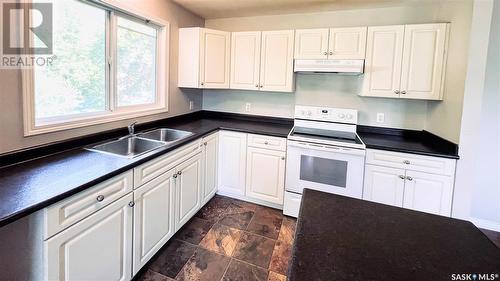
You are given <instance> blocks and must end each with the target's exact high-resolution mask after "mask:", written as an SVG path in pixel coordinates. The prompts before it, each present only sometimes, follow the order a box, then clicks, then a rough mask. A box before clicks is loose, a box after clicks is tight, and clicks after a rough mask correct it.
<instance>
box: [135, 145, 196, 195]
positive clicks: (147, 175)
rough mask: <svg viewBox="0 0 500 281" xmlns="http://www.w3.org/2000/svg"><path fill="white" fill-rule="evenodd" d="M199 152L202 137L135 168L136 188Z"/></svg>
mask: <svg viewBox="0 0 500 281" xmlns="http://www.w3.org/2000/svg"><path fill="white" fill-rule="evenodd" d="M199 152H201V139H199V140H196V141H194V142H192V143H189V144H187V145H185V146H182V147H180V148H178V149H176V150H174V151H172V152H169V153H167V154H166V155H164V156H161V157H158V158H156V159H153V160H151V161H149V162H146V163H144V164H142V165H141V166H139V167H137V168H134V188H138V187H139V186H141V185H143V184H145V183H146V182H148V181H150V180H152V179H154V178H156V177H158V176H159V175H161V174H163V173H165V172H166V171H168V170H170V169H172V168H173V167H175V166H176V165H177V164H179V163H181V162H182V161H184V160H187V159H188V158H190V157H191V156H193V155H195V154H197V153H199Z"/></svg>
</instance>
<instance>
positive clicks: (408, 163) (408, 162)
mask: <svg viewBox="0 0 500 281" xmlns="http://www.w3.org/2000/svg"><path fill="white" fill-rule="evenodd" d="M403 164H406V165H410V164H411V162H410V161H409V160H405V161H403Z"/></svg>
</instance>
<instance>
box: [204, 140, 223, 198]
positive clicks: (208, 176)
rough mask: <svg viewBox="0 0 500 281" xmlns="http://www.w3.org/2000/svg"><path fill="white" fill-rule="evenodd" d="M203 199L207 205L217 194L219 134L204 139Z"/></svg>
mask: <svg viewBox="0 0 500 281" xmlns="http://www.w3.org/2000/svg"><path fill="white" fill-rule="evenodd" d="M202 144H203V154H202V157H203V198H202V201H201V202H202V204H205V203H207V202H208V201H209V200H210V199H211V198H212V197H213V196H214V195H215V192H217V158H218V152H219V136H218V133H215V134H212V135H210V136H208V137H205V138H203V140H202Z"/></svg>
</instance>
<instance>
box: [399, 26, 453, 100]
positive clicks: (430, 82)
mask: <svg viewBox="0 0 500 281" xmlns="http://www.w3.org/2000/svg"><path fill="white" fill-rule="evenodd" d="M447 30H448V24H446V23H438V24H412V25H405V39H404V48H403V65H402V72H401V94H402V95H403V93H404V95H405V97H406V98H411V99H428V100H431V99H432V100H439V99H442V93H443V89H442V88H443V85H444V84H443V78H444V75H443V72H444V69H445V66H446V56H445V53H446V46H447V41H448V38H447V36H448V32H447Z"/></svg>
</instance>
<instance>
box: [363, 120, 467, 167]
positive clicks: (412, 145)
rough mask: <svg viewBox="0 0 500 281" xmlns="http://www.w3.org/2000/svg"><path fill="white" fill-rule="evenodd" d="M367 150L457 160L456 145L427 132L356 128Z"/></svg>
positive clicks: (366, 127)
mask: <svg viewBox="0 0 500 281" xmlns="http://www.w3.org/2000/svg"><path fill="white" fill-rule="evenodd" d="M358 135H359V137H360V138H361V140H362V141H363V142H364V143H365V145H366V148H368V149H370V148H371V149H381V150H389V151H395V152H403V153H413V154H420V155H427V156H435V157H443V158H450V159H459V156H458V145H457V144H455V143H452V142H450V141H447V140H445V139H443V138H441V137H439V136H436V135H434V134H432V133H429V132H427V131H415V130H403V129H393V128H382V127H370V126H358Z"/></svg>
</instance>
